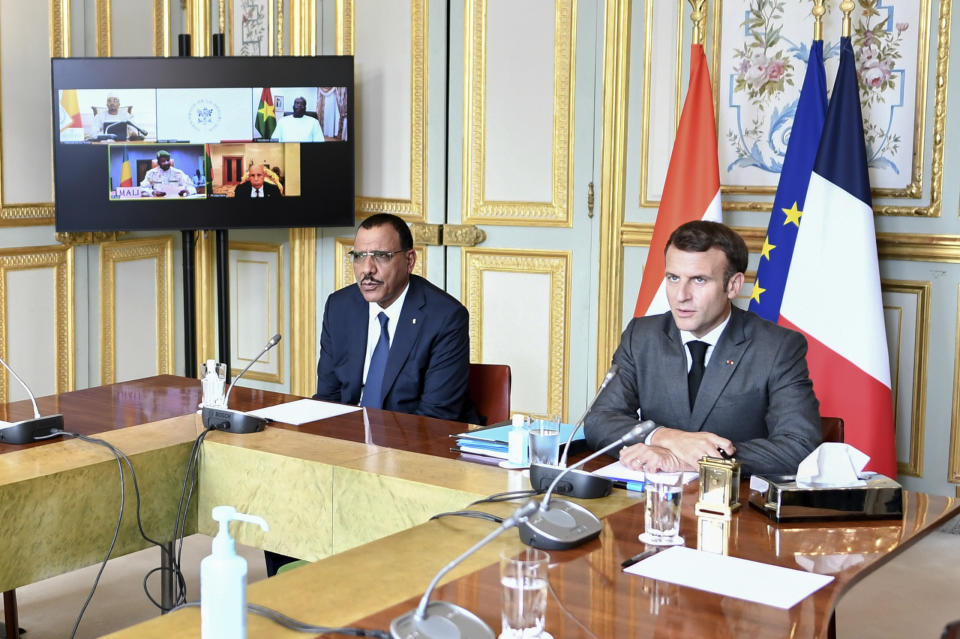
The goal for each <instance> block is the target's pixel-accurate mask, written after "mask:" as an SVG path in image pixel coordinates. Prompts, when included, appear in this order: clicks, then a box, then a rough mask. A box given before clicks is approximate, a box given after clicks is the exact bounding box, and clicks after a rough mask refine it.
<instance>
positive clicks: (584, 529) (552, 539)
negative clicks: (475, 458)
mask: <svg viewBox="0 0 960 639" xmlns="http://www.w3.org/2000/svg"><path fill="white" fill-rule="evenodd" d="M656 427H657V425H656V423H655V422H653V421H652V420H649V419H648V420H647V421H644V422H640V423H639V424H637V425H636V426H634V427H633V428H631V429H630V430H629V431H628V432H627V434H625V435H624V436H623V437H621V438H620V439H618V440H616V441H614V442H612V443H610V444H607V445H606V446H604V447H603V448H601V449H600V450H598V451H597V452H595V453H593V454H592V455H588V456H587V457H584V458H583V459H581V460H580V461H578V462H577V463H576V464H574V465H573V466H571V467H570V468H566V469H564V470H563V471H562V472H560V474H558V475H557V477H556V478H555V479H554V480H553V483H552V484H550V488H548V489H547V493H546V494H545V495H544V496H543V501H542V502H541V504H540V508H539V509H538V510H537V512H535V513H534V514H532V515H530V516H529V517H528V518H527V520H526V521H524V522H521V523H520V524H519V528H520V539H521V541H523V543H525V544H527V545H528V546H533V547H534V548H543V549H544V550H567V549H569V548H576V547H577V546H579V545H580V544H582V543H585V542H588V541H590V540H591V539H593V538H595V537H596V536H597V535H599V534H600V531H601V530H602V529H603V524H601V523H600V520H599V519H597V517H596V515H594V514H593V513H592V512H590V511H589V510H587V509H586V508H584V507H583V506H580V505H578V504H574V503H573V502H569V501H563V500H559V499H558V500H556V501H555V502H553V507H552V508H551V505H550V498H551V497H552V496H553V492H554V489H555V488H556V487H557V485H558V484H559V483H560V480H561V479H563V476H564V475H566V474H567V473H569V472H571V471H573V470H574V469H576V468H577V467H578V466H583V465H584V464H586V463H587V462H588V461H590V460H591V459H594V458H596V457H599V456H600V455H602V454H604V453H605V452H607V451H608V450H611V449H613V448H616V447H617V446H631V445H633V444H636V443H638V442H642V441H643V440H644V439H646V437H647V435H649V434H650V433H651V432H653V429H655V428H656Z"/></svg>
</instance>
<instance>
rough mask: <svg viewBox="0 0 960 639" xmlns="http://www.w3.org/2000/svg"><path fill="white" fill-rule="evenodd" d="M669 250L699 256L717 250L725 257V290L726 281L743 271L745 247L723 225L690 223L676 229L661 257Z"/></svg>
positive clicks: (739, 238)
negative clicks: (713, 249)
mask: <svg viewBox="0 0 960 639" xmlns="http://www.w3.org/2000/svg"><path fill="white" fill-rule="evenodd" d="M671 246H673V247H674V248H676V249H678V250H681V251H696V252H697V253H703V252H705V251H709V250H710V249H712V248H718V249H720V250H721V251H723V254H724V255H726V256H727V267H726V268H725V269H724V272H723V285H724V286H726V285H727V282H729V281H730V278H731V277H733V276H734V275H735V274H736V273H743V272H745V271H746V270H747V258H748V256H749V252H748V251H747V243H746V242H744V241H743V238H742V237H740V234H739V233H737V232H736V231H734V230H733V229H732V228H730V227H729V226H727V225H726V224H721V223H719V222H708V221H706V220H694V221H693V222H687V223H686V224H681V225H680V226H678V227H677V228H676V229H675V230H674V231H673V233H671V234H670V239H668V240H667V245H666V246H665V247H664V249H663V253H664V255H666V253H667V249H669V248H670V247H671Z"/></svg>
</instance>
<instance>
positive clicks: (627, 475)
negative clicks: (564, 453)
mask: <svg viewBox="0 0 960 639" xmlns="http://www.w3.org/2000/svg"><path fill="white" fill-rule="evenodd" d="M593 474H594V475H600V476H601V477H609V478H610V479H618V480H620V481H644V480H645V478H646V475H645V474H644V472H643V471H642V470H632V469H630V468H627V467H626V466H624V465H623V464H621V463H620V462H618V461H615V462H613V463H612V464H608V465H606V466H604V467H603V468H598V469H597V470H595V471H593ZM699 477H700V473H697V472H693V471H687V472H685V473H683V483H684V484H689V483H690V482H692V481H693V480H694V479H697V478H699Z"/></svg>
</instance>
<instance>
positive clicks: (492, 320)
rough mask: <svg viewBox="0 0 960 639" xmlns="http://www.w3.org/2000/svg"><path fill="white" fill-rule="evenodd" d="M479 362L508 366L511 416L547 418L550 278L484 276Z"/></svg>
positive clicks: (496, 273)
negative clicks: (510, 387) (545, 415)
mask: <svg viewBox="0 0 960 639" xmlns="http://www.w3.org/2000/svg"><path fill="white" fill-rule="evenodd" d="M482 281H483V325H482V329H481V330H482V335H483V337H482V344H481V348H482V349H483V361H484V363H487V364H508V365H509V366H510V372H511V375H512V377H513V386H512V389H511V392H510V407H511V410H512V411H513V412H522V413H537V414H540V415H544V414H546V413H547V412H548V408H549V404H548V400H549V398H548V396H547V389H548V386H549V385H548V378H547V371H548V370H549V362H550V275H549V274H545V273H508V272H502V271H485V272H484V273H483V280H482Z"/></svg>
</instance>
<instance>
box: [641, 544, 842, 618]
mask: <svg viewBox="0 0 960 639" xmlns="http://www.w3.org/2000/svg"><path fill="white" fill-rule="evenodd" d="M626 572H628V573H631V574H635V575H640V576H641V577H649V578H650V579H658V580H660V581H666V582H669V583H672V584H678V585H680V586H687V587H689V588H696V589H697V590H705V591H707V592H712V593H716V594H718V595H723V596H725V597H734V598H736V599H744V600H746V601H752V602H754V603H760V604H764V605H767V606H774V607H776V608H783V609H784V610H787V609H789V608H792V607H793V606H795V605H796V604H798V603H799V602H800V601H801V600H803V599H804V598H806V597H809V596H810V595H812V594H813V593H814V592H816V591H817V590H819V589H820V588H823V587H824V586H825V585H827V584H828V583H830V582H831V581H833V577H831V576H829V575H818V574H815V573H809V572H803V571H802V570H792V569H790V568H783V567H781V566H772V565H770V564H762V563H759V562H756V561H749V560H747V559H739V558H737V557H728V556H725V555H716V554H713V553H709V552H703V551H700V550H694V549H693V548H686V547H684V546H674V547H673V548H669V549H667V550H664V551H662V552H659V553H657V554H655V555H653V556H652V557H649V558H647V559H644V560H643V561H641V562H639V563H636V564H634V565H633V566H630V567H629V568H627V569H626Z"/></svg>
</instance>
